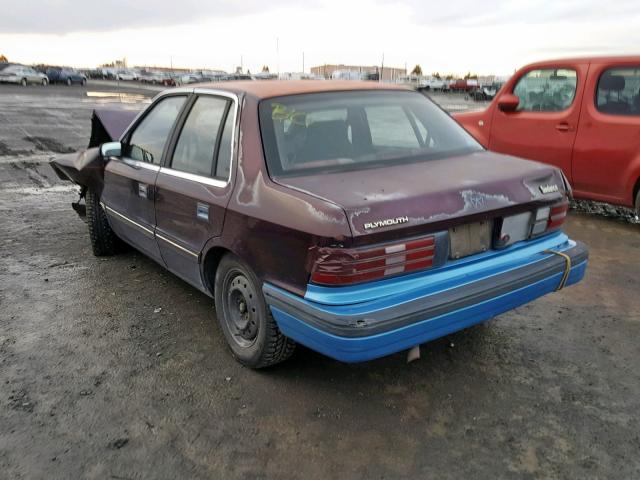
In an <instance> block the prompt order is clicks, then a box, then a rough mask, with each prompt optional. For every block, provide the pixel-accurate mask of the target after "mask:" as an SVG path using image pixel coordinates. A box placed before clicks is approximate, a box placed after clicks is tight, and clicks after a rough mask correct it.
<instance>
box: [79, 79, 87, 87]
mask: <svg viewBox="0 0 640 480" xmlns="http://www.w3.org/2000/svg"><path fill="white" fill-rule="evenodd" d="M86 84H87V79H86V78H83V79H82V80H81V81H80V85H82V86H83V87H84V86H85V85H86Z"/></svg>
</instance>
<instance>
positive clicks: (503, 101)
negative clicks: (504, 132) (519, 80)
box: [498, 93, 520, 112]
mask: <svg viewBox="0 0 640 480" xmlns="http://www.w3.org/2000/svg"><path fill="white" fill-rule="evenodd" d="M519 104H520V98H518V97H517V96H516V95H513V94H512V93H506V94H504V95H501V96H500V99H499V100H498V108H499V109H500V110H502V111H503V112H515V110H516V108H518V105H519Z"/></svg>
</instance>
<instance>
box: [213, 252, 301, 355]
mask: <svg viewBox="0 0 640 480" xmlns="http://www.w3.org/2000/svg"><path fill="white" fill-rule="evenodd" d="M214 297H215V305H216V315H217V317H218V322H219V323H220V327H221V328H222V332H223V333H224V336H225V338H226V340H227V344H228V345H229V348H230V349H231V353H232V354H233V356H234V357H235V358H236V360H238V361H239V362H240V363H241V364H243V365H245V366H247V367H250V368H263V367H268V366H271V365H275V364H276V363H280V362H282V361H284V360H286V359H287V358H289V357H290V356H291V354H292V353H293V350H294V348H295V345H296V344H295V342H294V341H293V340H290V339H288V338H287V337H285V336H284V335H283V334H282V332H280V329H279V328H278V325H277V324H276V322H275V320H274V319H273V317H272V316H271V312H270V311H269V308H268V307H267V305H266V303H265V301H264V297H263V295H262V289H261V282H260V281H259V280H258V278H257V277H256V276H255V274H254V273H253V272H252V271H251V269H250V268H249V267H248V266H246V265H245V264H244V263H243V262H242V261H241V260H240V259H238V258H237V257H236V256H235V255H232V254H227V255H225V256H224V257H222V260H220V264H219V265H218V270H217V271H216V279H215V286H214Z"/></svg>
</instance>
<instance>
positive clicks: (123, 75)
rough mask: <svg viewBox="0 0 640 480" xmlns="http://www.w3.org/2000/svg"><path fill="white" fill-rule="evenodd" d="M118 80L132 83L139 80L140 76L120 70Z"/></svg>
mask: <svg viewBox="0 0 640 480" xmlns="http://www.w3.org/2000/svg"><path fill="white" fill-rule="evenodd" d="M116 79H117V80H123V81H128V82H131V81H134V80H137V79H138V75H137V74H136V73H135V72H132V71H129V70H120V71H119V72H118V73H117V74H116Z"/></svg>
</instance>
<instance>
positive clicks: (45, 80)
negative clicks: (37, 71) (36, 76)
mask: <svg viewBox="0 0 640 480" xmlns="http://www.w3.org/2000/svg"><path fill="white" fill-rule="evenodd" d="M48 84H49V82H48V80H47V79H46V78H43V79H42V86H43V87H46V86H47V85H48Z"/></svg>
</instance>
